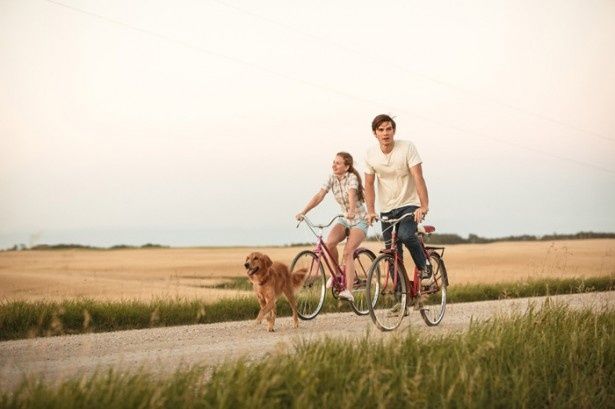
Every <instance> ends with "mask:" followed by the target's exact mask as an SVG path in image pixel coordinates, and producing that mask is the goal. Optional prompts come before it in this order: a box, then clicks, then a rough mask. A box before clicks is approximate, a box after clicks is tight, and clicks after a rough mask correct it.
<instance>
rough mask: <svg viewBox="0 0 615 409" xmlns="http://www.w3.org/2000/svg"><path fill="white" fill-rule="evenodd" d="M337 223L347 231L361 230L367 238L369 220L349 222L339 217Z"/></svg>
mask: <svg viewBox="0 0 615 409" xmlns="http://www.w3.org/2000/svg"><path fill="white" fill-rule="evenodd" d="M337 222H338V223H339V224H341V225H342V226H344V227H345V228H347V229H350V228H353V227H356V228H357V229H361V231H363V233H365V237H367V220H365V219H359V221H358V222H354V221H353V222H351V221H350V220H348V219H347V218H345V217H338V218H337Z"/></svg>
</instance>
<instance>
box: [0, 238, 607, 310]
mask: <svg viewBox="0 0 615 409" xmlns="http://www.w3.org/2000/svg"><path fill="white" fill-rule="evenodd" d="M365 246H366V247H369V248H371V249H372V250H375V251H377V250H378V249H379V248H380V246H381V245H380V244H379V243H377V242H369V243H365ZM304 248H307V247H262V248H254V249H253V248H243V247H239V248H162V249H161V248H157V249H123V250H40V251H5V252H0V300H26V301H36V300H48V301H60V300H64V299H67V298H76V297H87V298H91V299H95V300H126V299H131V300H133V299H138V300H151V299H158V298H169V297H171V298H173V297H180V298H187V299H194V298H198V299H200V300H202V301H205V302H214V301H217V300H218V299H220V298H222V297H236V296H243V295H247V294H249V293H248V292H241V291H237V290H222V289H214V288H209V287H211V286H213V285H215V284H217V283H221V282H223V281H224V280H225V279H228V278H231V277H244V276H245V270H244V268H243V263H244V260H245V257H246V255H247V254H248V253H250V252H251V251H253V250H257V251H261V252H263V253H266V254H268V255H269V256H270V257H271V258H272V259H273V260H277V261H281V262H284V263H290V261H291V260H292V258H293V256H294V255H295V254H297V253H298V252H299V251H300V250H303V249H304ZM341 250H342V247H341V246H340V252H341ZM405 254H406V257H405V261H406V264H410V263H411V261H410V257H409V256H408V254H407V252H406V253H405ZM444 259H445V261H446V264H447V269H448V272H449V279H450V282H451V284H452V285H454V284H466V283H476V282H482V283H497V282H512V281H524V280H527V279H532V278H549V277H559V278H570V277H590V276H605V275H611V276H612V275H615V240H613V239H600V240H566V241H552V242H501V243H491V244H461V245H448V246H446V250H445V253H444Z"/></svg>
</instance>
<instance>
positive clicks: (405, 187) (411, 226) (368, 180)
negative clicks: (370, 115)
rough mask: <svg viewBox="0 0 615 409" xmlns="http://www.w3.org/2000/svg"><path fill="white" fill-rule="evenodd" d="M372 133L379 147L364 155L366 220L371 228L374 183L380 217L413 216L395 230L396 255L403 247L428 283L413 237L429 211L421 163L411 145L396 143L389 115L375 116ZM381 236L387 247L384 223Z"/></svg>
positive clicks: (427, 271)
mask: <svg viewBox="0 0 615 409" xmlns="http://www.w3.org/2000/svg"><path fill="white" fill-rule="evenodd" d="M372 131H373V132H374V136H375V137H376V139H377V140H378V146H374V147H372V148H370V149H369V150H368V151H367V153H366V155H365V203H366V205H367V220H368V223H369V224H370V225H371V224H372V223H373V221H374V220H375V219H376V218H377V215H376V211H375V207H374V201H375V190H374V181H376V183H377V185H378V207H379V208H380V216H381V218H382V217H386V218H392V219H396V218H399V217H401V216H403V215H404V214H406V213H413V212H414V217H413V218H412V217H408V218H407V219H406V220H405V221H404V222H402V223H401V224H400V225H399V228H398V238H399V241H398V243H399V244H398V252H399V255H400V257H402V254H403V251H402V243H403V244H404V245H405V246H406V248H407V249H408V251H410V255H411V256H412V260H413V261H414V264H415V265H416V267H417V268H418V269H419V270H420V276H421V278H423V279H428V278H429V277H430V276H431V271H430V269H429V266H428V265H427V260H426V258H425V254H424V253H423V251H422V249H421V245H420V243H419V240H418V238H417V236H416V232H417V225H418V223H419V222H421V221H422V220H423V218H424V217H425V215H426V214H427V212H428V211H429V196H428V194H427V185H426V184H425V179H423V169H422V166H421V165H422V160H421V157H420V156H419V153H418V151H417V149H416V147H415V146H414V144H412V142H410V141H405V140H395V139H394V137H395V131H396V124H395V121H394V120H393V118H391V117H390V116H389V115H385V114H382V115H378V116H376V117H375V118H374V119H373V121H372ZM381 224H382V235H383V237H384V240H385V242H386V245H387V246H389V244H390V242H391V230H390V229H389V227H390V226H389V224H388V223H386V222H385V221H382V222H381Z"/></svg>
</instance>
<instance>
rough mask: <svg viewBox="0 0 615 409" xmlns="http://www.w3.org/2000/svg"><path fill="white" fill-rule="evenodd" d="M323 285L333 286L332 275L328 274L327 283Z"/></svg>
mask: <svg viewBox="0 0 615 409" xmlns="http://www.w3.org/2000/svg"><path fill="white" fill-rule="evenodd" d="M325 286H326V287H327V288H331V287H333V277H332V276H329V278H327V284H326V285H325Z"/></svg>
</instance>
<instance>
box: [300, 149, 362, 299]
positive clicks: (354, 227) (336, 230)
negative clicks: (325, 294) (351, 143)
mask: <svg viewBox="0 0 615 409" xmlns="http://www.w3.org/2000/svg"><path fill="white" fill-rule="evenodd" d="M332 169H333V174H332V175H331V176H329V177H328V178H327V180H326V181H325V183H324V184H323V185H322V188H321V189H320V191H319V192H318V193H316V195H314V197H313V198H312V199H311V200H310V201H309V202H308V203H307V204H306V205H305V207H304V209H303V210H302V211H301V212H300V213H299V214H297V215H296V216H295V218H296V219H297V220H302V219H303V217H304V216H305V214H306V213H307V212H309V211H310V210H312V209H313V208H315V207H316V206H318V204H319V203H320V202H322V199H324V197H325V195H326V194H327V192H329V190H331V191H332V192H333V195H334V196H335V200H336V201H337V202H338V203H339V204H340V207H341V208H342V213H343V214H344V216H343V217H340V218H338V220H337V223H336V224H335V225H334V226H333V227H332V228H331V231H329V236H328V237H327V242H326V245H327V249H328V250H329V252H330V253H331V256H332V258H333V262H334V263H336V264H337V263H338V253H337V245H338V244H339V243H340V242H341V241H342V240H344V239H345V238H346V236H348V240H347V241H346V246H345V247H344V254H343V259H342V265H345V266H346V267H345V269H344V271H345V275H346V289H345V290H344V291H342V292H340V293H339V297H340V298H343V299H345V300H348V301H354V297H353V295H352V292H351V291H352V286H353V281H354V280H355V271H354V263H353V259H352V257H353V253H354V251H355V250H356V249H357V247H359V245H360V244H361V242H362V241H363V240H364V239H365V237H366V236H367V209H366V207H365V202H364V196H363V183H362V182H361V176H360V175H359V172H357V170H356V169H355V168H354V167H353V160H352V156H351V155H350V154H349V153H347V152H338V153H337V154H336V155H335V159H334V160H333V165H332ZM332 284H333V277H329V279H328V280H327V288H331V286H332Z"/></svg>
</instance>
